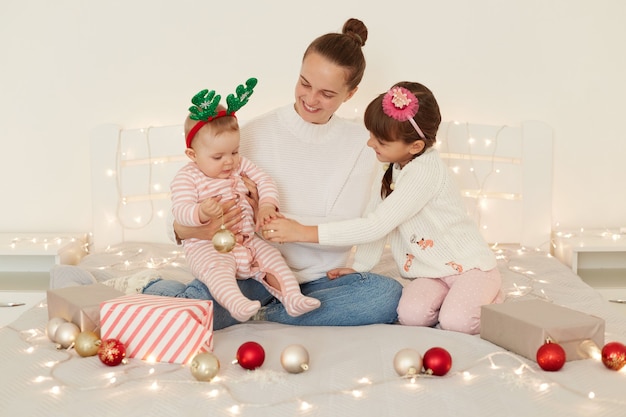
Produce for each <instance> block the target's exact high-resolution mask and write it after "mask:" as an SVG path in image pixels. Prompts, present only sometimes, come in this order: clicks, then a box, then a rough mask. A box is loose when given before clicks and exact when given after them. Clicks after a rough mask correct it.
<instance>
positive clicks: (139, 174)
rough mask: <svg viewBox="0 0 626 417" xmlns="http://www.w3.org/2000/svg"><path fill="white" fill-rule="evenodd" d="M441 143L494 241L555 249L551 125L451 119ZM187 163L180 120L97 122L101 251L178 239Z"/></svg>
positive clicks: (95, 183) (96, 242)
mask: <svg viewBox="0 0 626 417" xmlns="http://www.w3.org/2000/svg"><path fill="white" fill-rule="evenodd" d="M364 140H365V138H364ZM437 147H438V149H439V151H440V152H441V153H442V156H443V157H444V159H445V160H446V161H447V163H448V165H449V166H450V168H451V169H452V170H453V172H455V174H456V176H455V178H457V179H458V182H459V186H460V188H461V190H462V193H463V195H464V196H465V200H466V203H467V207H468V212H469V213H470V215H472V217H473V218H474V219H475V220H476V222H477V223H478V224H479V226H480V228H481V230H482V232H483V235H484V236H485V238H486V239H487V241H488V242H490V243H521V244H523V245H526V246H531V247H542V246H546V249H547V245H548V243H549V240H550V231H551V210H552V129H551V128H550V127H549V126H548V125H546V124H544V123H542V122H524V123H522V124H521V125H520V126H516V127H508V126H489V125H479V124H470V123H457V122H445V123H442V125H441V127H440V129H439V135H438V144H437ZM186 162H187V157H186V156H185V155H184V138H183V130H182V126H180V125H177V126H163V127H148V128H144V129H121V128H120V127H119V126H116V125H102V126H99V127H97V128H96V129H94V131H93V133H92V137H91V175H92V183H91V184H92V212H93V230H92V233H93V236H92V237H93V250H94V251H100V250H103V249H105V248H106V247H108V246H110V245H116V244H119V243H122V242H133V241H134V242H155V243H171V242H170V240H169V238H168V234H167V229H166V227H167V225H166V222H167V218H168V211H169V210H170V199H169V184H170V181H171V179H172V178H173V176H174V174H175V173H176V171H177V170H178V169H179V168H180V167H181V166H182V165H184V164H185V163H186Z"/></svg>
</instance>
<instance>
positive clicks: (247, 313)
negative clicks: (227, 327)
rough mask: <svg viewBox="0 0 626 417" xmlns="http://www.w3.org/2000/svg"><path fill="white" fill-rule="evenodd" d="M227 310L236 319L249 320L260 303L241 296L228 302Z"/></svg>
mask: <svg viewBox="0 0 626 417" xmlns="http://www.w3.org/2000/svg"><path fill="white" fill-rule="evenodd" d="M230 304H231V306H230V308H229V309H228V312H229V313H230V315H231V316H233V318H234V319H235V320H237V321H240V322H244V321H248V320H250V318H251V317H252V316H254V315H255V314H256V312H257V311H259V309H260V308H261V303H260V302H259V301H257V300H254V301H253V300H248V299H247V298H245V297H242V298H241V300H237V301H234V302H232V303H230Z"/></svg>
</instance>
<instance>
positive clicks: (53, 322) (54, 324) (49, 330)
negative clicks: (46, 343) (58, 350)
mask: <svg viewBox="0 0 626 417" xmlns="http://www.w3.org/2000/svg"><path fill="white" fill-rule="evenodd" d="M63 323H67V320H65V319H64V318H63V317H53V318H51V319H50V320H48V324H47V325H46V334H47V335H48V339H50V340H52V341H53V342H55V341H56V340H54V334H55V333H56V332H57V328H58V327H59V324H63Z"/></svg>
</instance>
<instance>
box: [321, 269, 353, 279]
mask: <svg viewBox="0 0 626 417" xmlns="http://www.w3.org/2000/svg"><path fill="white" fill-rule="evenodd" d="M355 272H356V271H355V270H354V269H352V268H335V269H331V270H330V271H328V272H327V273H326V276H327V277H328V279H337V278H339V277H342V276H344V275H348V274H354V273H355Z"/></svg>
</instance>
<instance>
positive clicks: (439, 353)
mask: <svg viewBox="0 0 626 417" xmlns="http://www.w3.org/2000/svg"><path fill="white" fill-rule="evenodd" d="M423 362H424V370H425V371H426V373H427V374H432V375H437V376H442V375H445V374H447V373H448V371H449V370H450V368H452V356H450V353H448V351H447V350H445V349H444V348H441V347H434V348H430V349H428V350H427V351H426V353H424V358H423Z"/></svg>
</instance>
